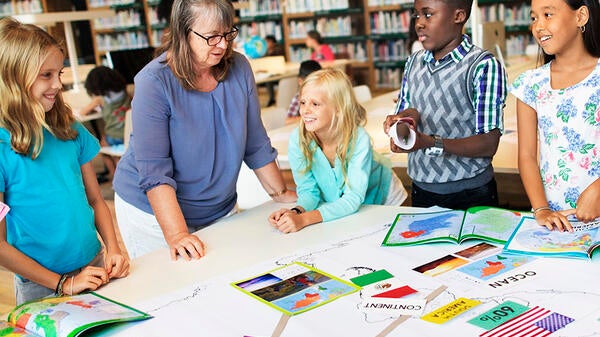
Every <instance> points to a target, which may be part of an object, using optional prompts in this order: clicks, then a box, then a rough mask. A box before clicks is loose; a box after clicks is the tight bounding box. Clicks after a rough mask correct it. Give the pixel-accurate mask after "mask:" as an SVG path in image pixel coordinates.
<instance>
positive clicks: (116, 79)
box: [80, 66, 131, 179]
mask: <svg viewBox="0 0 600 337" xmlns="http://www.w3.org/2000/svg"><path fill="white" fill-rule="evenodd" d="M126 86H127V83H126V81H125V78H124V77H123V75H121V74H119V73H118V72H117V71H116V70H113V69H111V68H109V67H105V66H99V67H96V68H94V69H92V70H91V71H90V73H89V74H88V75H87V77H86V79H85V89H86V90H87V93H88V95H90V96H91V97H92V102H91V103H90V104H89V105H88V106H87V107H86V108H83V109H82V110H81V111H80V114H82V115H87V114H89V113H90V112H92V111H93V110H94V109H95V108H96V107H97V106H101V107H102V119H103V120H104V134H103V135H102V139H101V140H100V145H102V146H118V145H123V142H124V137H125V134H124V129H125V113H126V112H127V110H129V109H130V108H131V97H129V95H128V94H127V91H126ZM127 136H129V135H127ZM102 159H103V160H104V165H105V166H106V169H107V170H108V175H109V177H108V179H111V178H112V177H113V175H114V173H115V169H116V167H117V162H118V161H119V159H118V158H116V157H112V156H109V155H103V156H102Z"/></svg>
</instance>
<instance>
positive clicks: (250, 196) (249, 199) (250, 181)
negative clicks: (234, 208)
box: [236, 164, 271, 211]
mask: <svg viewBox="0 0 600 337" xmlns="http://www.w3.org/2000/svg"><path fill="white" fill-rule="evenodd" d="M236 190H237V194H238V198H237V205H238V208H239V210H240V211H244V210H247V209H250V208H252V207H255V206H258V205H260V204H263V203H265V202H267V201H269V200H271V197H270V196H269V195H268V194H267V191H265V189H264V188H263V187H262V185H261V184H260V181H259V180H258V178H257V177H256V174H254V171H252V170H251V169H250V168H249V167H248V166H246V164H242V167H241V168H240V174H239V176H238V181H237V185H236Z"/></svg>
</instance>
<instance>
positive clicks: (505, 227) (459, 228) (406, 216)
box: [382, 206, 531, 246]
mask: <svg viewBox="0 0 600 337" xmlns="http://www.w3.org/2000/svg"><path fill="white" fill-rule="evenodd" d="M527 214H531V213H528V212H521V211H513V210H508V209H503V208H497V207H488V206H477V207H471V208H469V209H467V210H466V211H463V210H452V209H444V210H440V211H432V212H426V213H400V214H398V215H396V218H395V220H394V222H393V223H392V226H391V227H390V229H389V231H388V233H387V235H386V236H385V239H384V240H383V243H382V245H383V246H405V245H416V244H423V243H430V242H454V243H462V242H463V241H465V240H468V239H479V240H484V241H489V242H495V243H500V244H504V243H506V241H507V240H508V238H509V237H510V236H511V234H512V233H513V231H514V230H515V228H517V226H518V224H519V222H520V221H521V218H522V217H523V216H524V215H527Z"/></svg>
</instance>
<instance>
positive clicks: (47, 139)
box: [0, 123, 100, 274]
mask: <svg viewBox="0 0 600 337" xmlns="http://www.w3.org/2000/svg"><path fill="white" fill-rule="evenodd" d="M74 128H75V129H76V130H77V132H78V133H79V134H78V136H77V137H76V138H75V139H74V140H67V141H63V140H59V139H57V138H56V137H54V136H53V135H52V134H51V133H50V132H48V131H47V130H44V146H43V148H42V151H41V153H40V155H39V157H37V158H36V159H35V160H32V159H31V157H29V156H23V155H20V154H17V153H15V152H14V151H13V150H12V149H11V147H10V134H9V132H8V130H6V129H4V128H1V127H0V192H2V193H4V200H5V203H6V204H7V205H8V206H9V207H10V212H8V215H7V216H6V230H7V233H6V236H7V241H8V243H10V244H11V245H12V246H14V247H15V248H16V249H18V250H19V251H21V252H23V253H24V254H25V255H27V256H29V257H31V258H33V259H34V260H35V261H37V262H38V263H40V264H41V265H42V266H44V267H46V268H47V269H49V270H52V271H54V272H56V273H60V274H62V273H66V272H69V271H72V270H75V269H77V268H80V267H83V266H85V265H86V264H88V263H89V262H90V261H91V260H92V259H93V258H94V257H95V256H96V255H97V254H98V252H99V251H100V241H99V240H98V236H97V234H96V227H95V224H94V212H93V209H92V208H91V206H90V205H89V204H88V200H87V197H86V194H85V188H84V185H83V178H82V175H81V165H83V164H85V163H87V162H89V161H90V160H92V158H94V156H96V154H97V153H98V151H99V150H100V145H99V144H98V141H97V140H96V138H95V137H94V136H92V135H91V134H90V133H89V132H88V131H87V130H86V129H85V128H84V127H83V126H82V125H81V124H80V123H75V124H74Z"/></svg>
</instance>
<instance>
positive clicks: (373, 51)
mask: <svg viewBox="0 0 600 337" xmlns="http://www.w3.org/2000/svg"><path fill="white" fill-rule="evenodd" d="M365 1H366V3H367V10H366V11H365V15H366V17H367V20H368V22H369V25H368V27H367V31H366V33H367V35H368V36H369V59H370V60H372V71H371V79H370V82H369V83H370V84H371V88H375V90H377V89H397V88H399V87H400V82H401V79H402V70H403V69H404V64H405V63H406V59H407V58H408V56H409V55H410V49H409V46H408V39H409V34H408V32H409V29H410V17H411V10H412V1H406V0H395V1H394V0H365Z"/></svg>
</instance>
